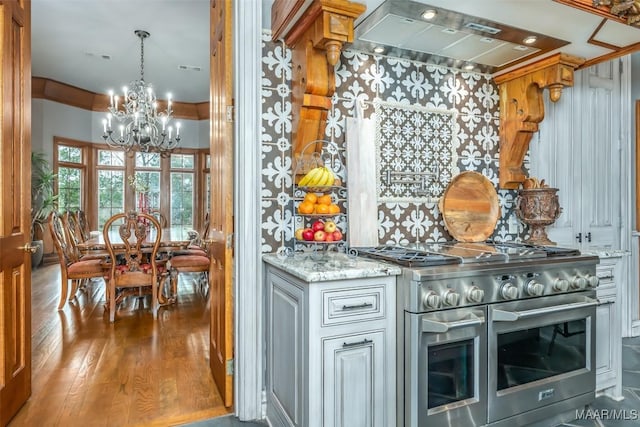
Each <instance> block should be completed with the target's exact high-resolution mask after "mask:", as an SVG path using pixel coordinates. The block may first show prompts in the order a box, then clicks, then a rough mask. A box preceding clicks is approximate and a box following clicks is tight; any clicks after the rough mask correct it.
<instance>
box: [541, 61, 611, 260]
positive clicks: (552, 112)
mask: <svg viewBox="0 0 640 427" xmlns="http://www.w3.org/2000/svg"><path fill="white" fill-rule="evenodd" d="M621 67H622V66H621V61H620V60H619V59H615V60H612V61H608V62H605V63H602V64H598V65H595V66H592V67H589V68H587V69H584V70H580V71H577V72H576V73H575V79H574V86H573V87H569V88H565V89H564V90H563V92H562V97H561V98H560V100H559V101H558V102H556V103H552V102H551V101H549V99H548V97H545V119H544V121H543V122H542V123H541V124H540V131H539V132H538V135H537V138H536V137H534V138H533V140H532V142H531V146H530V150H531V151H530V164H529V169H530V175H531V176H535V177H538V178H544V179H545V180H546V181H547V182H548V183H549V185H550V186H552V187H557V188H558V189H559V191H558V197H559V199H560V206H561V207H562V210H563V211H562V214H561V215H560V217H559V218H558V219H557V220H556V222H555V223H554V225H553V226H551V227H548V229H547V231H548V234H549V238H550V239H551V240H553V241H555V242H556V243H557V244H558V245H560V246H572V247H578V248H581V249H583V250H584V249H587V248H589V247H590V246H599V247H604V246H609V247H612V248H615V249H617V248H619V247H620V232H619V227H620V215H621V209H622V208H621V202H620V200H621V199H620V193H621V190H620V188H621V185H620V180H621V178H622V177H621V174H620V173H619V169H620V137H621V122H622V120H623V114H622V108H621V105H620V104H621V102H620V99H621V83H620V81H621V79H620V72H621ZM588 233H591V235H590V236H591V239H590V240H591V241H589V239H588V238H587V236H588ZM578 234H580V235H581V240H582V241H581V242H580V241H579V240H578V238H577V236H578Z"/></svg>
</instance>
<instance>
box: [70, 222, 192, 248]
mask: <svg viewBox="0 0 640 427" xmlns="http://www.w3.org/2000/svg"><path fill="white" fill-rule="evenodd" d="M90 235H91V237H90V238H89V239H87V240H85V241H84V242H81V243H78V244H77V247H78V250H79V251H80V253H81V254H83V255H88V254H91V255H96V254H103V253H104V254H107V246H106V243H105V239H104V233H103V232H102V231H92V232H91V233H90ZM196 237H197V234H196V233H195V232H194V230H193V229H192V228H188V227H184V226H174V227H167V228H163V229H162V235H161V237H160V247H159V249H158V252H159V253H166V254H168V255H171V253H172V252H173V251H177V250H180V249H185V248H186V247H187V246H189V244H190V243H191V242H192V241H193V239H195V238H196ZM109 240H110V241H111V245H112V246H113V248H114V250H115V251H116V252H118V250H122V251H123V250H124V247H125V245H124V242H123V241H122V239H121V237H120V234H119V233H118V228H117V227H115V228H112V229H111V230H109ZM134 240H135V236H131V241H132V242H134ZM154 241H155V234H154V230H153V229H151V230H150V232H149V234H148V235H147V239H146V240H145V242H143V243H142V247H143V249H144V248H145V247H148V248H149V249H151V247H152V246H153V242H154Z"/></svg>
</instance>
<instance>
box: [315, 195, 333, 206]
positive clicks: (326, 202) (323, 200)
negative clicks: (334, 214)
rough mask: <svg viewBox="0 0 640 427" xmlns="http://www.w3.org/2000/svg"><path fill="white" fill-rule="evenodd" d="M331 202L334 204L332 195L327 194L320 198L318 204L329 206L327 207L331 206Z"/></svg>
mask: <svg viewBox="0 0 640 427" xmlns="http://www.w3.org/2000/svg"><path fill="white" fill-rule="evenodd" d="M331 202H332V200H331V194H325V195H324V196H320V197H318V201H317V203H319V204H321V205H327V206H329V205H330V204H331Z"/></svg>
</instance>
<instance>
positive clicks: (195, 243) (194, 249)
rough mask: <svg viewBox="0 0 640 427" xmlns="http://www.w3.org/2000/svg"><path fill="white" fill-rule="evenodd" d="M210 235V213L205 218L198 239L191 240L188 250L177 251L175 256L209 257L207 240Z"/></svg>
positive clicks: (197, 235)
mask: <svg viewBox="0 0 640 427" xmlns="http://www.w3.org/2000/svg"><path fill="white" fill-rule="evenodd" d="M208 235H209V212H207V213H206V214H205V216H204V222H203V224H202V229H201V230H200V232H198V233H197V234H196V237H195V238H194V239H192V240H191V242H190V243H189V245H188V246H187V247H186V249H180V250H177V251H175V252H174V253H173V254H174V255H200V256H205V257H208V254H207V249H206V244H205V243H204V242H205V239H206V238H207V236H208Z"/></svg>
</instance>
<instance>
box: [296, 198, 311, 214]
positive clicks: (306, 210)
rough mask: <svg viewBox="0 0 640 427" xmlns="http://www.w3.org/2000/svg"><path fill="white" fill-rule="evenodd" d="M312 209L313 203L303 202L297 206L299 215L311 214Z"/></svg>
mask: <svg viewBox="0 0 640 427" xmlns="http://www.w3.org/2000/svg"><path fill="white" fill-rule="evenodd" d="M313 207H314V204H313V203H311V202H306V201H304V202H302V203H300V206H298V212H300V213H301V214H310V213H313Z"/></svg>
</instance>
